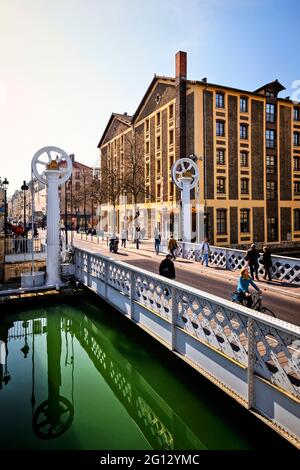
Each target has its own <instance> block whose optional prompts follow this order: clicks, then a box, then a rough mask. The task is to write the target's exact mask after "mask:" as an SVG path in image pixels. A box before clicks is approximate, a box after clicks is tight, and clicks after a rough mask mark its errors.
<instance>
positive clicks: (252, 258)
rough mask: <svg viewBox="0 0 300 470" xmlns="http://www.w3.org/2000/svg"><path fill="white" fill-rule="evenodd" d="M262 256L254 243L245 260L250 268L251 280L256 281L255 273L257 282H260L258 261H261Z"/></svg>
mask: <svg viewBox="0 0 300 470" xmlns="http://www.w3.org/2000/svg"><path fill="white" fill-rule="evenodd" d="M259 257H260V254H259V252H258V250H257V249H256V246H255V244H254V243H252V245H251V247H250V249H249V250H248V251H247V253H246V256H245V260H246V261H248V265H249V268H250V273H251V278H252V279H254V273H255V277H256V280H257V281H259V278H258V260H259Z"/></svg>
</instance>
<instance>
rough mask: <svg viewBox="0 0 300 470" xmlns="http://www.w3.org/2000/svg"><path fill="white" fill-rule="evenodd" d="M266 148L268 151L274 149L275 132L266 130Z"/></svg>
mask: <svg viewBox="0 0 300 470" xmlns="http://www.w3.org/2000/svg"><path fill="white" fill-rule="evenodd" d="M266 146H267V148H268V149H273V148H274V147H275V131H272V130H269V129H268V130H266Z"/></svg>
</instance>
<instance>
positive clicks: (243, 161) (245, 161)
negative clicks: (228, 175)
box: [240, 152, 249, 167]
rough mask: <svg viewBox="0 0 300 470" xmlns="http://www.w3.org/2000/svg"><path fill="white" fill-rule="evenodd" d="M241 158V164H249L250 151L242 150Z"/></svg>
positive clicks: (244, 165) (245, 165)
mask: <svg viewBox="0 0 300 470" xmlns="http://www.w3.org/2000/svg"><path fill="white" fill-rule="evenodd" d="M240 160H241V166H243V167H247V166H249V160H248V152H241V155H240Z"/></svg>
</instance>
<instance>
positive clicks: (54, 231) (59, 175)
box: [31, 146, 72, 286]
mask: <svg viewBox="0 0 300 470" xmlns="http://www.w3.org/2000/svg"><path fill="white" fill-rule="evenodd" d="M31 168H32V172H33V174H34V175H35V177H36V178H37V179H38V180H39V181H40V182H41V183H43V184H45V185H46V186H47V266H46V271H47V276H46V285H47V286H52V285H60V284H61V276H60V264H61V259H60V254H61V248H60V239H59V232H60V202H59V195H58V186H59V185H60V184H63V183H65V182H66V181H67V179H68V178H70V176H71V173H72V160H71V158H70V157H69V155H68V154H67V153H66V152H65V151H64V150H62V149H60V148H59V147H52V146H50V147H43V148H41V149H40V150H38V151H37V152H36V153H35V155H34V156H33V158H32V162H31Z"/></svg>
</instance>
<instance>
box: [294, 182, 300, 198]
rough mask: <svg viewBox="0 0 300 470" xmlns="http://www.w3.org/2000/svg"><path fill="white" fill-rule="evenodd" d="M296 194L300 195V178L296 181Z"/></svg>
mask: <svg viewBox="0 0 300 470" xmlns="http://www.w3.org/2000/svg"><path fill="white" fill-rule="evenodd" d="M294 194H295V196H300V180H299V181H294Z"/></svg>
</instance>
